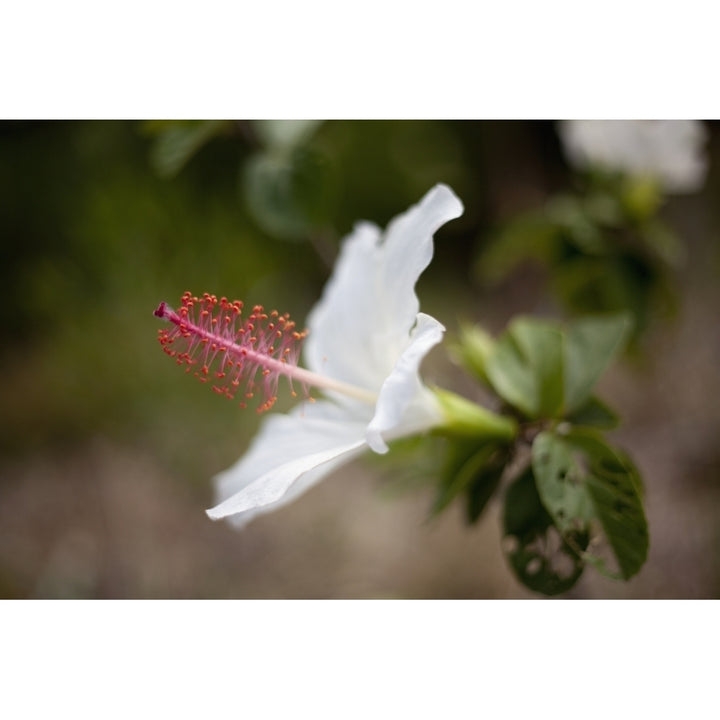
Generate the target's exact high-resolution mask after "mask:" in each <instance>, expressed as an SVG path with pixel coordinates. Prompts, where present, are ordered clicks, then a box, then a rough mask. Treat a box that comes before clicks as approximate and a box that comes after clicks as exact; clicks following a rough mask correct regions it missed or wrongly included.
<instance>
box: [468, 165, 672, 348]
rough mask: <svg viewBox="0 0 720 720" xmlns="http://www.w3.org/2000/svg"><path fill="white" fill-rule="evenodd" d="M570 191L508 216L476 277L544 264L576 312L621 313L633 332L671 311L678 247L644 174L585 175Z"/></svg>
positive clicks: (498, 278)
mask: <svg viewBox="0 0 720 720" xmlns="http://www.w3.org/2000/svg"><path fill="white" fill-rule="evenodd" d="M586 180H587V183H586V184H585V185H584V186H583V187H582V188H581V189H580V191H579V192H578V193H576V194H562V195H557V196H554V197H551V198H550V199H549V200H548V201H547V202H546V204H545V206H544V207H542V208H541V209H539V210H536V211H530V212H528V213H526V214H524V215H521V216H519V217H516V218H513V219H512V220H510V221H509V222H508V223H507V224H505V225H504V226H503V227H502V228H501V229H500V230H499V231H498V232H497V233H496V234H495V235H494V236H493V237H492V238H491V240H490V242H489V243H488V245H487V246H486V247H485V248H483V251H482V253H481V254H480V255H479V257H478V260H477V266H476V270H477V276H478V278H479V279H480V280H481V282H483V283H489V284H496V283H499V282H502V281H503V280H505V279H506V278H507V277H509V276H510V275H511V274H512V273H513V272H514V271H515V270H517V268H518V267H519V266H520V265H522V264H525V263H528V262H533V263H536V264H539V265H541V266H543V267H544V268H545V269H546V270H547V273H548V276H549V284H550V287H551V289H552V290H553V291H554V293H555V294H556V295H557V297H558V298H559V299H560V300H561V301H562V302H563V304H564V305H565V306H566V307H567V308H568V309H570V310H571V311H573V312H575V313H606V312H620V311H625V312H628V313H630V314H632V316H633V318H634V333H635V336H636V337H637V336H638V335H639V334H640V333H641V332H642V331H643V330H644V328H645V327H646V325H647V323H648V322H649V319H650V318H651V317H652V316H653V315H656V314H658V312H665V311H667V310H668V309H669V308H672V299H673V293H672V290H671V284H670V281H669V274H670V270H671V269H672V268H673V267H674V266H675V265H677V264H678V262H679V261H680V260H681V259H682V255H683V249H682V245H681V244H680V242H679V240H678V238H677V237H676V236H675V234H674V233H673V231H672V230H671V229H670V228H669V227H668V226H667V225H666V224H665V223H663V222H662V221H661V220H660V219H659V218H658V216H657V213H658V212H659V209H660V207H661V205H662V202H663V197H662V195H661V193H660V190H659V188H658V186H657V185H656V184H655V183H653V182H652V181H649V180H647V179H629V178H623V177H620V176H613V175H591V176H588V177H587V178H586Z"/></svg>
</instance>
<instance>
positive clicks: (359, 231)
mask: <svg viewBox="0 0 720 720" xmlns="http://www.w3.org/2000/svg"><path fill="white" fill-rule="evenodd" d="M462 211H463V206H462V203H461V202H460V200H459V199H458V198H457V197H456V195H455V194H454V193H453V191H452V190H450V188H448V187H447V186H446V185H437V186H435V187H434V188H433V189H432V190H431V191H430V192H429V193H427V195H425V197H424V198H423V199H422V200H421V201H420V203H418V204H417V205H415V206H413V207H411V208H410V209H409V210H408V211H407V212H405V213H404V214H403V215H400V216H398V217H397V218H395V219H394V220H393V221H392V222H391V223H390V225H389V226H388V230H387V232H386V233H385V236H384V238H383V237H381V233H380V230H379V229H378V228H377V227H376V226H375V225H373V224H371V223H359V224H358V225H356V226H355V229H354V231H353V233H352V234H351V235H350V236H349V237H348V238H346V239H345V241H344V242H343V245H342V249H341V252H340V257H339V258H338V261H337V263H336V265H335V270H334V272H333V274H332V277H331V278H330V280H329V281H328V283H327V285H326V287H325V290H324V292H323V296H322V299H321V300H320V301H319V302H318V304H317V305H316V306H315V308H314V309H313V311H312V312H311V313H310V316H309V318H308V327H309V329H310V334H309V336H308V339H307V341H306V343H305V360H306V364H307V366H308V367H309V368H310V369H311V370H313V371H314V372H318V373H322V374H325V375H328V376H330V377H334V378H337V379H339V380H343V381H345V382H349V383H353V384H355V385H359V386H361V387H364V388H367V389H369V390H377V389H378V388H379V387H380V385H381V384H382V382H383V381H384V380H385V378H386V377H387V376H388V374H389V373H390V372H391V371H392V369H393V367H394V366H395V363H396V362H397V359H398V357H399V356H400V354H401V353H402V352H403V351H404V350H405V348H406V346H407V344H408V335H409V332H410V329H411V328H412V325H413V323H414V322H415V317H416V315H417V312H418V309H419V302H418V299H417V296H416V295H415V289H414V288H415V283H416V282H417V280H418V277H419V276H420V273H422V271H423V270H424V269H425V268H426V267H427V266H428V263H429V262H430V260H431V258H432V254H433V243H432V237H433V234H434V233H435V232H436V231H437V229H438V228H439V227H440V226H441V225H443V224H444V223H445V222H447V221H448V220H452V219H453V218H456V217H459V216H460V215H461V214H462Z"/></svg>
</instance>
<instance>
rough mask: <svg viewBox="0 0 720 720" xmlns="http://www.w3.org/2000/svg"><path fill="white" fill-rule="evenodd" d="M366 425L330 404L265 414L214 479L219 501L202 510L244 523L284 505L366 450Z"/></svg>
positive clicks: (214, 515) (312, 405)
mask: <svg viewBox="0 0 720 720" xmlns="http://www.w3.org/2000/svg"><path fill="white" fill-rule="evenodd" d="M365 424H366V423H365V422H363V421H362V420H359V419H354V418H352V417H348V414H347V410H346V409H344V408H340V407H338V406H337V405H335V404H334V403H331V402H317V403H313V404H311V405H305V406H304V407H299V408H296V409H295V410H294V411H293V412H292V413H290V414H289V415H271V416H269V417H268V418H267V419H266V420H265V422H264V423H263V425H262V426H261V428H260V431H259V433H258V434H257V435H256V437H255V439H254V440H253V442H252V445H251V446H250V449H249V450H248V452H247V453H246V454H245V455H244V456H243V457H242V458H241V459H240V460H239V461H238V462H237V463H235V465H233V466H232V467H231V468H229V469H228V470H226V471H225V472H223V473H220V474H219V475H217V476H216V477H215V491H216V496H217V498H218V500H219V501H221V502H220V503H219V504H218V505H217V506H215V507H213V508H212V509H210V510H208V511H207V514H208V515H209V516H210V517H211V518H212V519H213V520H219V519H220V518H224V517H228V516H230V515H232V516H234V517H233V522H234V523H235V524H236V525H244V524H246V523H247V522H248V521H249V520H250V519H251V518H253V517H255V516H256V515H258V514H261V513H264V512H270V511H272V510H276V509H277V508H278V507H281V506H282V505H285V504H287V503H288V502H290V501H292V500H294V499H295V498H297V497H298V496H299V495H301V494H302V493H303V492H305V491H306V490H308V489H309V488H311V487H312V486H313V485H314V484H315V483H317V482H318V481H319V480H321V479H322V478H324V477H325V476H326V475H328V474H329V473H331V472H332V471H333V470H335V469H336V468H337V467H339V466H340V465H342V464H344V463H346V462H349V461H350V460H351V459H352V458H353V457H355V456H356V455H358V454H360V453H361V452H362V451H363V450H365V449H366V448H367V445H366V443H365V437H364V435H365Z"/></svg>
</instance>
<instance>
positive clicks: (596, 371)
mask: <svg viewBox="0 0 720 720" xmlns="http://www.w3.org/2000/svg"><path fill="white" fill-rule="evenodd" d="M631 328H632V321H631V319H630V316H629V315H627V314H625V313H622V314H618V315H608V316H605V317H592V318H583V319H581V320H576V321H575V322H573V323H572V324H571V325H570V326H569V327H568V328H567V331H566V334H565V351H564V354H563V355H564V380H565V402H564V408H565V411H566V412H572V411H573V410H576V409H578V408H579V407H580V406H581V405H583V404H584V403H585V402H586V401H587V399H588V398H589V397H590V394H591V393H592V390H593V388H594V387H595V383H596V382H597V381H598V380H599V379H600V376H601V375H602V374H603V373H604V372H605V370H606V369H607V368H608V366H609V365H610V363H612V361H613V360H614V359H615V357H616V356H617V354H618V353H619V352H620V351H621V350H622V349H623V348H624V346H625V342H626V341H627V339H628V336H629V334H630V330H631Z"/></svg>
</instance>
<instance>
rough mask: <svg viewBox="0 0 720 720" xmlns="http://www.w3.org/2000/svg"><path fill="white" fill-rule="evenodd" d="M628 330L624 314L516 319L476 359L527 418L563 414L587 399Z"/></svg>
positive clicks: (627, 320)
mask: <svg viewBox="0 0 720 720" xmlns="http://www.w3.org/2000/svg"><path fill="white" fill-rule="evenodd" d="M629 330H630V321H629V318H628V317H627V316H625V315H619V316H608V317H595V318H584V319H582V320H578V321H575V322H573V323H570V324H569V325H568V326H567V328H566V329H563V327H562V326H561V325H560V324H559V323H556V322H553V321H549V320H539V319H536V318H529V317H528V318H518V319H516V320H513V322H512V323H511V324H510V326H509V327H508V329H507V331H506V332H504V333H503V334H502V335H501V336H500V337H499V338H498V340H497V342H496V343H495V345H494V346H493V348H492V350H491V351H490V352H487V353H484V354H482V355H479V354H476V355H475V359H474V363H475V365H482V366H483V373H484V375H485V376H486V377H487V379H488V381H489V382H490V385H491V386H492V387H493V389H494V390H495V391H496V392H497V394H498V395H499V396H500V397H501V398H503V399H504V400H505V401H506V402H508V403H509V404H510V405H512V406H514V407H515V408H517V409H518V410H519V411H520V412H521V413H523V414H524V415H525V416H526V417H528V418H532V419H538V418H562V417H565V416H567V415H568V414H569V413H572V412H574V411H575V410H578V409H579V408H581V407H582V406H583V405H584V404H585V403H586V402H587V401H588V400H589V398H590V395H591V393H592V390H593V388H594V386H595V383H596V382H597V380H598V379H599V378H600V376H601V375H602V373H603V372H604V371H605V369H606V368H607V367H608V366H609V365H610V363H611V362H612V360H613V359H614V358H615V356H616V355H617V354H618V352H619V351H620V350H621V349H622V348H623V346H624V343H625V341H626V339H627V336H628V333H629ZM467 352H468V353H470V352H472V348H468V349H467Z"/></svg>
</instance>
